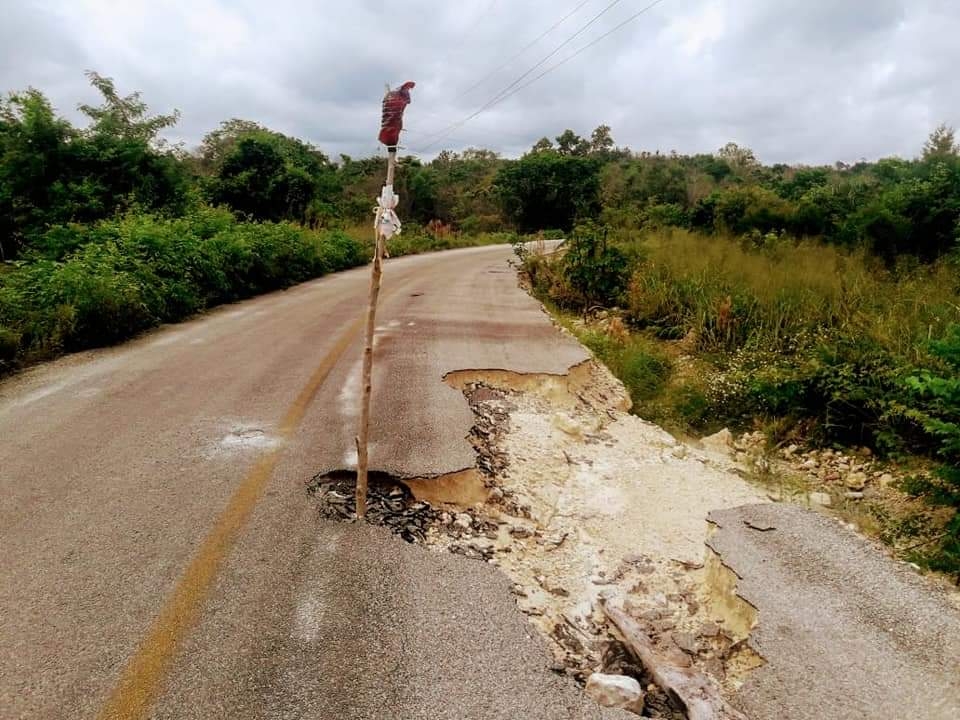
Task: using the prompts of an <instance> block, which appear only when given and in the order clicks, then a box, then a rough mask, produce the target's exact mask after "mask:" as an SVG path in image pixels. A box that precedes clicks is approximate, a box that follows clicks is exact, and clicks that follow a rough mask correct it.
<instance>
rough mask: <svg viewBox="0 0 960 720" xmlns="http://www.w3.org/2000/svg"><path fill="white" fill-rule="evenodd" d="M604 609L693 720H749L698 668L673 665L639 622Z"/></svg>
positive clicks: (616, 610)
mask: <svg viewBox="0 0 960 720" xmlns="http://www.w3.org/2000/svg"><path fill="white" fill-rule="evenodd" d="M602 607H603V611H604V612H605V613H606V615H607V617H608V618H610V621H611V622H612V623H613V624H614V625H615V626H616V628H617V629H618V630H619V631H620V634H621V635H622V636H623V639H624V642H625V643H626V645H627V647H628V648H630V650H631V652H633V654H634V655H636V657H637V659H638V660H639V661H640V662H641V663H642V664H643V667H644V668H645V669H646V671H647V672H648V673H650V676H651V677H652V678H653V681H654V682H655V683H656V684H657V685H659V686H660V688H662V689H663V691H664V692H665V693H667V695H669V696H670V698H671V699H672V700H673V701H674V702H675V703H676V704H677V705H678V706H679V707H680V709H681V710H683V711H684V712H685V713H686V714H687V717H688V718H689V719H690V720H747V717H746V715H744V714H743V713H741V712H740V711H739V710H736V709H735V708H733V707H732V706H731V705H730V704H729V703H727V702H726V701H725V700H724V699H723V697H722V696H721V695H720V688H719V687H717V684H716V683H715V682H714V681H713V680H711V679H710V678H709V677H708V676H706V675H704V674H703V673H702V672H699V671H698V670H697V669H695V668H692V667H680V666H679V665H676V664H674V663H672V662H670V661H669V660H667V659H666V658H665V657H663V655H661V654H660V653H659V652H658V651H657V650H656V648H654V646H653V643H652V642H651V641H650V638H649V637H648V636H647V634H646V632H644V630H643V628H642V627H641V626H640V624H639V623H638V622H637V621H635V620H634V619H633V618H631V617H630V616H629V615H627V614H626V613H625V612H624V611H623V610H621V609H620V608H616V607H612V606H611V605H610V604H609V603H606V602H604V603H602Z"/></svg>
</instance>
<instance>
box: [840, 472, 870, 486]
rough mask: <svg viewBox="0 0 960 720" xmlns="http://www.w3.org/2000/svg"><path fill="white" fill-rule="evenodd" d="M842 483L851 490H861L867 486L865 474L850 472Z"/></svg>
mask: <svg viewBox="0 0 960 720" xmlns="http://www.w3.org/2000/svg"><path fill="white" fill-rule="evenodd" d="M843 484H844V485H846V486H847V487H848V488H850V489H851V490H863V488H865V487H866V486H867V474H866V473H862V472H852V473H850V474H849V475H847V476H846V477H845V478H844V479H843Z"/></svg>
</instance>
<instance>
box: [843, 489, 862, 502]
mask: <svg viewBox="0 0 960 720" xmlns="http://www.w3.org/2000/svg"><path fill="white" fill-rule="evenodd" d="M843 496H844V497H845V498H846V499H847V500H863V493H862V492H854V491H853V490H850V491H848V492H845V493H844V494H843Z"/></svg>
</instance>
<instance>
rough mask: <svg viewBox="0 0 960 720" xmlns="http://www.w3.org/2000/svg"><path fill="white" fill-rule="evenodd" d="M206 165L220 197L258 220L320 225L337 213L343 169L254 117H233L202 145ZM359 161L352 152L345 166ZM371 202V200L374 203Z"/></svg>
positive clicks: (210, 186) (212, 190) (213, 192)
mask: <svg viewBox="0 0 960 720" xmlns="http://www.w3.org/2000/svg"><path fill="white" fill-rule="evenodd" d="M200 154H201V166H202V167H204V168H206V170H205V171H206V172H209V173H211V174H212V177H211V178H210V180H209V181H207V183H206V187H207V192H208V196H209V197H210V199H211V201H213V202H215V203H222V204H225V205H228V206H230V207H231V208H233V209H234V210H237V211H238V212H242V213H245V214H246V215H248V216H250V217H251V218H254V219H257V220H292V221H295V222H299V223H304V224H310V225H314V226H316V225H319V224H324V223H325V222H326V221H327V220H328V219H330V218H332V217H333V216H334V215H335V214H336V212H335V207H334V204H335V202H336V201H337V200H338V199H339V198H340V196H341V182H340V175H339V173H338V172H337V170H336V168H334V166H333V165H332V164H331V163H330V161H329V160H328V159H327V156H326V155H324V154H323V153H322V152H320V151H319V150H317V149H316V148H315V147H313V146H312V145H309V144H308V143H305V142H303V141H302V140H298V139H297V138H291V137H287V136H286V135H283V134H282V133H278V132H274V131H272V130H268V129H266V128H264V127H263V126H261V125H258V124H257V123H253V122H250V121H248V120H236V119H234V120H228V121H227V122H224V123H222V124H221V126H220V128H219V129H217V130H214V131H213V132H211V133H209V134H208V135H207V136H206V137H205V138H204V140H203V143H202V144H201V146H200ZM354 165H356V163H354V161H353V160H350V159H349V158H346V160H345V161H344V164H343V167H342V168H341V171H347V169H352V168H353V167H354ZM368 204H369V203H368Z"/></svg>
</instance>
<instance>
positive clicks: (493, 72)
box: [454, 0, 591, 100]
mask: <svg viewBox="0 0 960 720" xmlns="http://www.w3.org/2000/svg"><path fill="white" fill-rule="evenodd" d="M590 1H591V0H583V2H581V3H580V4H579V5H577V6H576V7H575V8H574V9H573V10H571V11H570V12H568V13H567V14H566V15H564V16H563V17H562V18H560V19H559V20H557V21H556V22H555V23H554V24H553V25H551V26H550V27H549V28H547V29H546V30H544V31H543V32H542V33H540V34H539V35H537V37H536V38H535V39H534V40H531V41H530V42H529V43H527V44H526V45H524V46H523V48H521V49H520V50H519V51H518V52H517V53H516V54H515V55H512V56H511V57H510V58H509V59H508V60H506V61H505V62H503V63H502V64H501V65H498V66H497V67H495V68H494V69H493V70H491V71H490V72H489V73H487V74H486V75H484V76H483V77H482V78H480V79H479V80H477V82H475V83H474V84H473V85H471V86H470V87H468V88H467V89H466V90H464V91H463V92H461V93H460V94H459V95H457V96H456V97H455V98H454V99H455V100H459V99H460V98H462V97H463V96H465V95H469V94H470V93H471V92H473V91H474V90H476V89H477V88H478V87H480V86H481V85H483V84H484V83H485V82H486V81H487V80H489V79H490V78H492V77H493V76H494V75H496V74H497V73H498V72H500V71H501V70H503V69H504V68H505V67H507V66H508V65H509V64H510V63H512V62H513V61H514V60H516V59H517V58H518V57H520V56H521V55H523V54H524V53H525V52H526V51H527V50H529V49H530V48H532V47H533V46H534V45H536V44H537V43H538V42H540V41H541V40H543V39H544V38H545V37H546V36H547V35H549V34H550V33H552V32H553V31H554V30H556V29H557V28H558V27H560V26H561V25H562V24H563V23H564V22H565V21H566V20H568V19H569V18H570V17H571V16H572V15H574V14H575V13H576V12H577V11H578V10H580V8H582V7H583V6H584V5H586V4H587V3H589V2H590ZM489 9H492V6H491V8H489ZM489 9H488V12H489Z"/></svg>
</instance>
